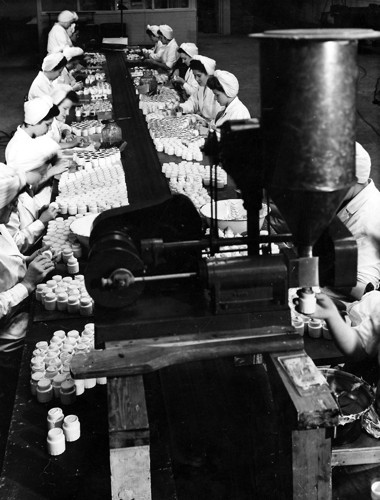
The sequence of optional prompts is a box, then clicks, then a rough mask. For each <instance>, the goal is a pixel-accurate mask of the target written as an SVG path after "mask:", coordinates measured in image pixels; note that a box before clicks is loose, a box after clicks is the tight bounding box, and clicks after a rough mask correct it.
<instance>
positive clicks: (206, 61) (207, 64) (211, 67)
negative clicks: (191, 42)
mask: <svg viewBox="0 0 380 500" xmlns="http://www.w3.org/2000/svg"><path fill="white" fill-rule="evenodd" d="M193 59H195V60H196V61H199V62H201V63H202V64H203V66H204V68H205V70H206V73H207V74H208V75H213V74H214V72H215V66H216V61H215V59H211V58H210V57H206V56H194V57H193Z"/></svg>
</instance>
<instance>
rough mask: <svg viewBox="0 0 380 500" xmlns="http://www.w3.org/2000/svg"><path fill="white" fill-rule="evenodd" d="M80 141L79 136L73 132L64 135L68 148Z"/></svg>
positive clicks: (78, 143) (77, 144)
mask: <svg viewBox="0 0 380 500" xmlns="http://www.w3.org/2000/svg"><path fill="white" fill-rule="evenodd" d="M80 143H81V139H80V137H78V136H76V135H75V134H71V135H69V136H67V137H66V145H67V146H68V147H69V148H74V147H75V146H79V145H80Z"/></svg>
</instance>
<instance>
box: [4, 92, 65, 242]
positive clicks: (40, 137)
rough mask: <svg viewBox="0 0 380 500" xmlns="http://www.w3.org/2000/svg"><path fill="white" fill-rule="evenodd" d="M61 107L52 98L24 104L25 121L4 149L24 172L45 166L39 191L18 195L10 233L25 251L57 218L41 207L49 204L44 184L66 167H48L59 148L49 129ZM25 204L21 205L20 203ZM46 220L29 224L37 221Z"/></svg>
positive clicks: (12, 161)
mask: <svg viewBox="0 0 380 500" xmlns="http://www.w3.org/2000/svg"><path fill="white" fill-rule="evenodd" d="M58 114H59V109H58V107H57V106H55V105H54V104H53V102H52V100H51V98H50V97H48V96H45V97H40V98H38V99H34V100H33V101H27V102H26V103H25V104H24V123H23V124H22V125H20V126H19V127H18V128H17V130H16V133H15V134H14V136H13V137H12V139H11V140H10V141H9V143H8V145H7V147H6V149H5V159H6V162H7V165H9V166H11V167H13V168H17V169H18V170H21V171H23V172H28V171H30V170H31V169H34V168H36V167H42V166H44V177H43V179H41V185H40V186H35V190H36V191H37V190H38V192H37V194H35V195H33V193H32V192H31V191H30V193H26V192H25V193H22V194H21V195H20V197H19V210H18V212H17V216H16V215H14V216H13V217H12V223H11V228H10V229H11V232H12V233H13V235H14V237H15V239H16V241H17V244H18V245H19V246H20V248H22V249H23V250H25V249H26V248H28V247H29V246H30V245H32V244H33V243H34V242H35V240H36V239H37V238H38V237H39V236H40V235H41V234H42V232H43V230H44V228H45V226H46V225H47V222H48V221H49V220H51V219H52V218H54V217H55V215H56V214H51V213H50V212H49V211H48V212H47V213H46V214H44V212H43V211H42V213H41V209H42V208H43V207H44V206H45V205H48V204H49V203H50V199H51V187H50V186H46V187H44V188H43V189H41V187H42V186H43V183H45V182H46V181H48V180H49V179H50V178H51V177H52V176H54V175H56V174H58V173H61V172H63V171H64V170H66V168H67V166H66V164H63V165H62V164H60V163H58V164H57V165H56V166H54V167H51V166H49V167H48V168H47V164H48V163H49V164H50V163H51V161H52V159H55V156H56V155H57V153H58V151H59V149H60V148H59V145H58V144H57V143H56V142H55V141H54V140H53V139H52V138H51V137H49V136H47V135H46V134H47V132H48V130H49V128H50V126H51V123H52V122H53V118H54V117H55V116H58ZM21 205H22V206H21ZM41 216H43V219H46V218H47V220H40V222H38V223H36V224H34V225H33V226H32V227H30V224H32V223H33V222H34V221H37V220H38V219H40V217H41Z"/></svg>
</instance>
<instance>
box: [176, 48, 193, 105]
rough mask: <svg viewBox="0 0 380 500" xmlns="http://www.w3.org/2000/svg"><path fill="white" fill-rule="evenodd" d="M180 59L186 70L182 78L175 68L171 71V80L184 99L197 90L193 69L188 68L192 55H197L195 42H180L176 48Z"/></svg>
mask: <svg viewBox="0 0 380 500" xmlns="http://www.w3.org/2000/svg"><path fill="white" fill-rule="evenodd" d="M178 54H179V57H180V59H181V60H182V61H183V62H184V64H185V65H186V66H187V70H186V73H185V75H184V76H183V78H182V77H181V76H180V72H179V70H178V69H176V70H175V71H174V72H173V76H172V82H173V86H174V87H175V88H176V89H177V90H178V91H179V92H180V94H181V96H182V97H183V98H184V99H187V98H188V97H189V96H191V95H193V94H195V93H196V91H197V90H198V83H197V81H196V79H195V76H194V73H193V70H192V69H191V68H190V62H191V61H192V60H193V57H194V56H197V55H198V47H197V46H196V45H195V43H182V44H181V45H180V47H179V49H178Z"/></svg>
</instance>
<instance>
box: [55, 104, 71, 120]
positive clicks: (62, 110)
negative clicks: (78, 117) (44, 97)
mask: <svg viewBox="0 0 380 500" xmlns="http://www.w3.org/2000/svg"><path fill="white" fill-rule="evenodd" d="M72 105H73V103H72V101H70V99H64V100H63V101H62V102H61V104H60V105H59V106H58V109H59V115H58V116H57V120H58V121H60V122H65V121H66V118H67V116H68V114H69V113H70V109H71V107H72Z"/></svg>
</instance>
